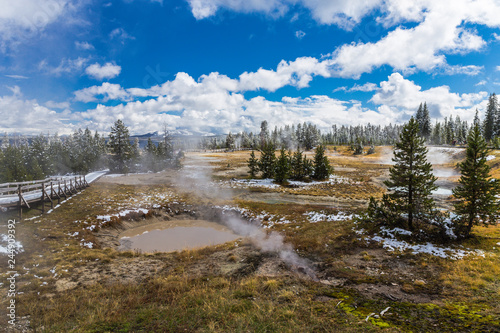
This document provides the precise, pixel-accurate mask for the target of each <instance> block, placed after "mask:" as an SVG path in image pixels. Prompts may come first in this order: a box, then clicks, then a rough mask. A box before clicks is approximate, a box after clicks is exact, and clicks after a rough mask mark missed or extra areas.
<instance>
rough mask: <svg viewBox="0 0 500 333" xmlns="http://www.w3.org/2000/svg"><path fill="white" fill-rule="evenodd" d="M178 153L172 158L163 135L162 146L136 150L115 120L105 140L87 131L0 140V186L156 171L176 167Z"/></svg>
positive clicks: (119, 123) (154, 145)
mask: <svg viewBox="0 0 500 333" xmlns="http://www.w3.org/2000/svg"><path fill="white" fill-rule="evenodd" d="M181 157H182V153H180V152H179V153H178V154H175V153H174V149H173V145H172V138H171V136H170V135H169V134H168V132H166V131H165V133H164V138H163V141H162V142H159V143H158V144H155V143H153V142H151V139H150V140H149V142H148V145H147V146H146V147H145V149H140V148H139V142H138V139H136V140H135V141H134V142H133V143H131V142H130V136H129V131H128V128H127V127H126V126H125V124H124V123H123V122H122V121H121V120H117V121H116V122H115V123H114V125H113V126H112V128H111V132H110V134H109V138H108V140H106V138H105V137H104V136H103V135H99V133H97V132H95V133H92V132H91V131H90V130H89V129H88V128H86V129H85V130H82V129H78V130H75V131H74V132H73V134H71V135H68V136H64V137H61V136H59V135H57V134H55V135H52V136H50V135H43V134H40V135H38V136H35V137H33V138H32V139H31V140H28V139H27V138H25V137H15V138H13V139H9V138H8V137H7V135H5V136H4V137H3V138H2V141H1V145H0V182H2V183H4V182H20V181H29V180H38V179H44V178H46V177H48V176H54V175H66V174H86V173H88V172H91V171H95V170H102V169H106V168H109V169H110V170H111V171H112V172H120V173H127V172H138V171H143V172H146V171H155V172H156V171H160V170H162V169H165V168H171V167H180V158H181Z"/></svg>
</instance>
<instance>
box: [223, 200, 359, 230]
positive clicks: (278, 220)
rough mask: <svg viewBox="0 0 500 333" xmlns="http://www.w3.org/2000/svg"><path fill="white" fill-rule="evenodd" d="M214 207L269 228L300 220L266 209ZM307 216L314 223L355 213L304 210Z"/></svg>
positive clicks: (347, 218) (349, 217) (334, 219)
mask: <svg viewBox="0 0 500 333" xmlns="http://www.w3.org/2000/svg"><path fill="white" fill-rule="evenodd" d="M215 207H216V208H220V209H222V211H223V213H224V212H226V211H235V212H238V213H240V214H241V215H242V216H243V217H245V218H255V219H258V220H260V221H261V222H263V223H262V227H263V228H265V229H268V228H271V227H272V226H274V225H278V224H290V223H300V222H302V221H301V220H299V221H296V220H289V219H287V218H286V217H283V216H279V215H274V214H271V213H269V212H266V211H264V210H263V211H261V212H260V213H252V212H250V211H249V210H248V209H245V208H240V207H238V206H229V205H225V206H215ZM304 216H306V218H307V222H309V223H316V222H320V221H328V222H332V221H344V220H352V219H353V218H354V217H356V215H353V214H347V213H344V212H338V213H337V214H326V213H325V212H324V211H320V212H314V211H311V212H306V213H305V214H304Z"/></svg>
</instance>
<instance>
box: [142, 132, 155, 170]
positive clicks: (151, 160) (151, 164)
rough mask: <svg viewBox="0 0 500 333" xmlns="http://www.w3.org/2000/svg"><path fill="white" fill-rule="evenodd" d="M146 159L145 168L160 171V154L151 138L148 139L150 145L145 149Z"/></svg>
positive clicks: (144, 161) (144, 159)
mask: <svg viewBox="0 0 500 333" xmlns="http://www.w3.org/2000/svg"><path fill="white" fill-rule="evenodd" d="M144 151H145V154H144V158H143V167H145V168H146V170H148V171H154V172H156V171H158V169H157V164H158V161H157V160H158V152H157V147H156V145H155V144H154V143H153V140H151V137H149V138H148V143H147V144H146V146H145V147H144Z"/></svg>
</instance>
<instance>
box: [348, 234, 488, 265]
mask: <svg viewBox="0 0 500 333" xmlns="http://www.w3.org/2000/svg"><path fill="white" fill-rule="evenodd" d="M359 231H362V230H359ZM356 233H358V234H361V233H362V232H356ZM381 234H382V236H381V235H377V234H375V235H374V236H366V237H365V240H366V241H367V242H370V241H374V242H377V243H380V244H382V247H383V248H384V249H387V250H389V251H390V252H394V251H399V252H405V251H411V253H412V254H419V253H426V254H430V255H433V256H436V257H440V258H446V259H452V260H457V259H463V258H464V257H466V256H469V255H478V256H481V257H484V256H485V253H484V251H481V250H468V249H466V250H462V249H456V248H451V247H443V246H439V245H435V244H432V243H430V242H427V243H425V244H410V243H408V242H406V241H404V240H398V239H396V237H395V234H402V235H408V236H411V235H412V233H411V231H408V230H403V229H400V228H394V229H387V228H381Z"/></svg>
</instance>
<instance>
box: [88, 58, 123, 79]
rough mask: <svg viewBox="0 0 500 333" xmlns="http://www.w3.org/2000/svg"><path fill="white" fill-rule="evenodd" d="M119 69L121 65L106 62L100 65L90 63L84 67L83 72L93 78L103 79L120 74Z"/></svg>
mask: <svg viewBox="0 0 500 333" xmlns="http://www.w3.org/2000/svg"><path fill="white" fill-rule="evenodd" d="M121 70H122V68H121V66H118V65H114V64H112V63H110V62H107V63H106V64H104V65H102V66H101V65H99V64H98V63H95V64H92V65H90V66H88V67H87V68H86V69H85V73H87V75H88V76H90V77H93V78H94V79H97V80H103V79H112V78H114V77H117V76H118V75H120V72H121Z"/></svg>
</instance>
